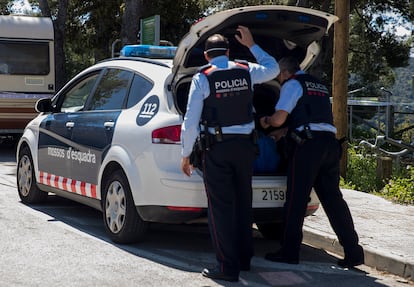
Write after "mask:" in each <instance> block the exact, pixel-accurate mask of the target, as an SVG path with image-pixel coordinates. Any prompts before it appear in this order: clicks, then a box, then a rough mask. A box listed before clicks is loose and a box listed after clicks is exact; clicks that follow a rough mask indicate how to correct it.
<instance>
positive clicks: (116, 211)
mask: <svg viewBox="0 0 414 287" xmlns="http://www.w3.org/2000/svg"><path fill="white" fill-rule="evenodd" d="M103 188H104V189H103V192H102V194H103V198H102V205H103V209H102V210H103V219H104V223H105V229H106V231H107V232H108V234H109V237H110V238H111V240H112V241H114V242H115V243H121V244H128V243H135V242H138V241H141V240H142V239H143V237H144V235H145V233H146V230H147V226H148V223H147V222H145V221H143V220H142V219H141V217H140V216H139V214H138V212H137V210H136V208H135V204H134V200H133V198H132V194H131V188H130V187H129V183H128V180H127V178H126V176H125V174H124V173H123V172H122V171H121V170H116V171H115V172H112V173H110V174H109V176H108V178H107V180H106V181H105V183H104V185H103Z"/></svg>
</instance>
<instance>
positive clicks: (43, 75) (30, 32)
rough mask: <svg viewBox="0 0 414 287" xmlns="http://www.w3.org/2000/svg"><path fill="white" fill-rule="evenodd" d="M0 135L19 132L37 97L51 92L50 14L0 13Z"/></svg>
mask: <svg viewBox="0 0 414 287" xmlns="http://www.w3.org/2000/svg"><path fill="white" fill-rule="evenodd" d="M0 27H1V28H0V135H19V134H21V133H23V130H24V127H25V126H26V124H27V123H28V122H29V121H30V120H32V119H33V118H34V117H35V116H36V115H37V112H36V111H35V109H34V106H35V103H36V101H37V100H38V99H40V98H44V97H51V96H52V95H53V94H54V92H55V68H54V66H55V60H54V31H53V23H52V21H51V19H50V18H45V17H31V16H12V15H7V16H0Z"/></svg>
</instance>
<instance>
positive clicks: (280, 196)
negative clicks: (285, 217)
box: [254, 189, 286, 202]
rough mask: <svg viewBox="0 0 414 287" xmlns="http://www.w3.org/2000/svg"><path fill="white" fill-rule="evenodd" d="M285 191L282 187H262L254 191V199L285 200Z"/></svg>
mask: <svg viewBox="0 0 414 287" xmlns="http://www.w3.org/2000/svg"><path fill="white" fill-rule="evenodd" d="M285 200H286V191H285V190H284V189H262V190H259V191H256V192H254V201H256V202H258V201H262V202H275V201H285Z"/></svg>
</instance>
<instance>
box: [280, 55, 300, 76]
mask: <svg viewBox="0 0 414 287" xmlns="http://www.w3.org/2000/svg"><path fill="white" fill-rule="evenodd" d="M278 63H279V67H280V69H281V70H282V69H286V70H287V71H288V72H289V73H291V74H294V73H296V72H297V71H299V70H300V65H299V61H298V60H297V59H296V58H295V57H292V56H288V57H284V58H282V59H280V60H279V61H278Z"/></svg>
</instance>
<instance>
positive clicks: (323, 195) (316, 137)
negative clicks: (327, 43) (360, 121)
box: [260, 57, 364, 267]
mask: <svg viewBox="0 0 414 287" xmlns="http://www.w3.org/2000/svg"><path fill="white" fill-rule="evenodd" d="M279 66H280V74H279V76H278V80H279V81H280V82H281V83H283V85H282V88H281V91H280V99H279V101H278V103H277V104H276V108H275V110H276V111H275V113H274V114H273V115H272V116H270V117H263V118H261V120H260V121H261V125H262V126H263V127H264V128H267V127H269V126H273V127H280V126H282V125H284V124H286V125H287V127H288V132H287V135H286V137H287V139H288V141H289V145H290V148H291V150H290V151H289V156H288V158H289V163H288V171H287V180H288V182H287V199H286V203H285V231H284V238H283V241H282V248H281V249H280V250H279V251H278V252H276V253H268V254H266V256H265V258H266V259H268V260H270V261H276V262H284V263H291V264H297V263H299V249H300V245H301V242H302V227H303V221H304V217H305V213H306V208H307V204H308V201H309V195H310V192H311V189H312V187H314V189H315V192H316V194H317V195H318V197H319V200H320V202H321V204H322V206H323V208H324V210H325V212H326V215H327V216H328V218H329V222H330V224H331V226H332V228H333V230H334V231H335V233H336V235H337V236H338V239H339V242H340V243H341V245H342V246H343V248H344V253H345V258H344V259H340V260H339V261H338V264H339V265H340V266H342V267H353V266H356V265H359V264H363V263H364V252H363V249H362V247H361V246H360V245H359V244H358V235H357V233H356V231H355V228H354V223H353V220H352V217H351V213H350V211H349V208H348V205H347V203H346V202H345V200H344V199H343V197H342V193H341V191H340V189H339V161H340V158H341V154H342V148H341V143H340V142H339V141H338V140H337V139H336V138H335V134H336V128H335V127H334V125H333V115H332V108H331V103H330V99H329V92H328V89H327V87H326V86H325V85H324V84H322V83H321V82H320V81H319V80H318V79H316V78H315V77H312V76H311V75H308V74H306V73H304V72H303V71H301V70H300V67H299V64H298V62H297V60H296V59H295V58H292V57H287V58H283V59H281V60H279Z"/></svg>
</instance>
